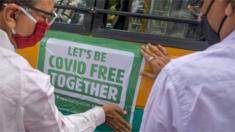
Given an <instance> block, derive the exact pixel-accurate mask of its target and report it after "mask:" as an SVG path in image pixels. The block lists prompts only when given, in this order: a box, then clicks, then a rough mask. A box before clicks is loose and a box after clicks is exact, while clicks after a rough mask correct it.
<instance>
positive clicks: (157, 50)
mask: <svg viewBox="0 0 235 132" xmlns="http://www.w3.org/2000/svg"><path fill="white" fill-rule="evenodd" d="M149 47H150V48H149V49H150V50H151V51H152V52H153V53H154V54H155V56H157V57H162V56H165V55H164V53H162V51H161V50H160V49H159V48H158V47H157V46H153V45H149Z"/></svg>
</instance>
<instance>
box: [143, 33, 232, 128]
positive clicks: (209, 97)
mask: <svg viewBox="0 0 235 132" xmlns="http://www.w3.org/2000/svg"><path fill="white" fill-rule="evenodd" d="M141 132H235V31H234V32H232V33H231V34H230V35H229V36H228V37H227V38H226V39H225V40H223V41H222V42H221V43H218V44H216V45H214V46H212V47H210V48H208V49H207V50H205V51H202V52H196V53H194V54H191V55H188V56H185V57H181V58H179V59H176V60H173V61H172V62H171V63H169V64H168V65H167V66H166V67H165V68H164V69H163V71H162V72H161V73H160V75H159V77H158V78H157V80H156V82H155V84H154V86H153V88H152V91H151V93H150V96H149V99H148V102H147V105H146V108H145V111H144V116H143V122H142V126H141Z"/></svg>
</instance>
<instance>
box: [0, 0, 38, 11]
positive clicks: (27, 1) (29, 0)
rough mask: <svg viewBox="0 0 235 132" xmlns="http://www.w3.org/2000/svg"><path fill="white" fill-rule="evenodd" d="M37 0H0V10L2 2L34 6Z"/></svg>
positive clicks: (0, 9)
mask: <svg viewBox="0 0 235 132" xmlns="http://www.w3.org/2000/svg"><path fill="white" fill-rule="evenodd" d="M38 1H39V0H0V11H2V9H3V8H4V6H3V5H4V3H16V4H20V5H29V6H34V5H35V4H36V3H37V2H38Z"/></svg>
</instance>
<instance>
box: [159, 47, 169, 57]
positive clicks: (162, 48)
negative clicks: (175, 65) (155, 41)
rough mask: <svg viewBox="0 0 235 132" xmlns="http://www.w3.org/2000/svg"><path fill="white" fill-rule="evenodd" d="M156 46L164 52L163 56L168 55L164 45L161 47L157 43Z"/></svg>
mask: <svg viewBox="0 0 235 132" xmlns="http://www.w3.org/2000/svg"><path fill="white" fill-rule="evenodd" d="M158 48H159V50H161V51H162V53H164V55H165V56H168V52H167V50H166V48H165V47H163V46H161V45H158Z"/></svg>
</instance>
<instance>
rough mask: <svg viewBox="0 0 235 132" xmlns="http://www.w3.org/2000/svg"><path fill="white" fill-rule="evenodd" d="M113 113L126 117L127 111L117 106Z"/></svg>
mask: <svg viewBox="0 0 235 132" xmlns="http://www.w3.org/2000/svg"><path fill="white" fill-rule="evenodd" d="M115 111H116V112H117V113H119V114H121V115H126V114H127V111H125V110H123V109H122V108H121V107H119V106H116V107H115Z"/></svg>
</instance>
